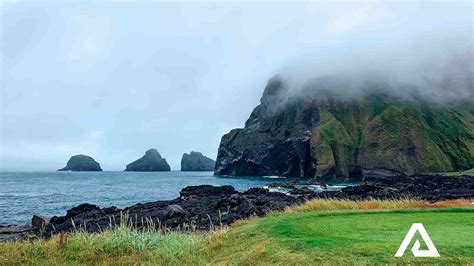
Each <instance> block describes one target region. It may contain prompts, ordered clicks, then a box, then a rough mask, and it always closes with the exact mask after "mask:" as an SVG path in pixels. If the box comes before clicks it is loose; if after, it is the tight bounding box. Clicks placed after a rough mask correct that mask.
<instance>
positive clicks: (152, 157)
mask: <svg viewBox="0 0 474 266" xmlns="http://www.w3.org/2000/svg"><path fill="white" fill-rule="evenodd" d="M170 170H171V167H170V166H169V164H168V163H167V162H166V159H165V158H162V157H161V155H160V153H159V152H158V151H157V150H156V149H149V150H147V151H146V152H145V155H143V157H141V158H140V159H138V160H136V161H134V162H132V163H129V164H128V165H127V167H126V168H125V171H131V172H158V171H170Z"/></svg>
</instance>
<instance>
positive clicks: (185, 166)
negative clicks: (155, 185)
mask: <svg viewBox="0 0 474 266" xmlns="http://www.w3.org/2000/svg"><path fill="white" fill-rule="evenodd" d="M215 164H216V162H215V161H214V160H212V159H211V158H208V157H206V156H204V155H202V153H200V152H194V151H192V152H191V153H190V154H187V153H185V154H183V157H182V158H181V171H214V166H215Z"/></svg>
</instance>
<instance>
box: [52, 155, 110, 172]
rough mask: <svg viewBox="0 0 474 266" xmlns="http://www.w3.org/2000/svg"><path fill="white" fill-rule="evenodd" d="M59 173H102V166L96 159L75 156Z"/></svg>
mask: <svg viewBox="0 0 474 266" xmlns="http://www.w3.org/2000/svg"><path fill="white" fill-rule="evenodd" d="M58 171H102V168H100V164H99V163H98V162H96V161H95V160H94V158H92V157H90V156H86V155H82V154H79V155H74V156H72V157H71V158H70V159H69V161H68V162H67V164H66V167H64V168H61V169H59V170H58Z"/></svg>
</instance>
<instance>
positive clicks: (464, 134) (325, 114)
mask: <svg viewBox="0 0 474 266" xmlns="http://www.w3.org/2000/svg"><path fill="white" fill-rule="evenodd" d="M349 85H350V84H345V83H344V82H340V81H339V80H338V81H334V80H330V79H321V80H318V81H314V82H313V83H311V84H310V85H308V86H306V87H304V88H303V89H302V90H301V91H299V92H298V93H297V95H296V94H292V92H291V91H290V90H289V88H288V86H286V84H285V83H284V82H283V81H282V80H281V79H280V78H278V77H275V78H272V79H271V80H270V81H269V82H268V84H267V86H266V88H265V91H264V93H263V96H262V98H261V100H260V105H258V106H257V107H256V108H255V109H254V110H253V112H252V114H251V115H250V117H249V119H248V120H247V122H246V123H245V127H244V128H241V129H234V130H231V131H230V132H229V133H227V134H226V135H224V136H223V137H222V140H221V143H220V146H219V151H218V155H217V160H216V168H215V174H216V175H233V176H246V175H247V176H274V175H277V176H287V177H307V178H314V177H316V178H319V179H326V180H327V179H345V180H347V179H356V178H361V177H368V176H380V175H382V176H400V175H416V174H420V173H431V172H448V171H455V170H462V169H469V168H472V167H474V105H473V104H472V103H470V102H464V103H456V104H450V105H448V104H442V103H435V102H433V101H429V100H424V99H420V98H419V97H417V96H416V95H415V96H410V97H406V96H404V97H401V96H396V95H395V93H391V92H390V86H389V85H387V84H378V83H367V84H364V85H363V86H362V87H363V88H362V89H361V91H360V93H352V94H350V92H348V91H345V90H344V88H346V86H349ZM394 91H396V90H395V89H394Z"/></svg>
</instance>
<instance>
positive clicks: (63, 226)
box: [42, 185, 302, 236]
mask: <svg viewBox="0 0 474 266" xmlns="http://www.w3.org/2000/svg"><path fill="white" fill-rule="evenodd" d="M301 202H302V199H299V198H295V197H291V196H287V195H285V194H282V193H277V192H269V191H268V190H266V189H262V188H252V189H249V190H247V191H246V192H243V193H242V192H238V191H236V190H235V189H234V188H233V187H231V186H221V187H215V186H210V185H201V186H189V187H186V188H183V189H182V190H181V192H180V196H179V197H178V198H176V199H174V200H168V201H156V202H148V203H143V204H136V205H133V206H131V207H128V208H125V209H118V208H116V207H109V208H99V207H98V206H96V205H92V204H81V205H79V206H77V207H75V208H72V209H70V210H68V211H67V213H66V215H65V216H61V217H56V216H55V217H52V218H51V219H50V223H49V224H48V225H47V227H46V229H45V231H43V232H42V233H43V234H44V235H45V236H50V235H51V234H54V233H59V232H60V231H62V230H64V231H66V232H70V231H73V230H76V229H77V228H82V229H84V230H86V231H88V232H100V231H102V230H106V229H109V228H111V226H118V225H120V224H121V223H122V222H124V221H126V222H127V223H129V224H130V225H133V226H134V227H137V229H140V228H143V227H146V226H150V224H151V223H149V221H153V224H154V225H155V226H156V228H157V229H158V228H170V229H171V228H181V229H185V228H189V227H190V226H192V227H195V228H196V229H198V230H210V229H212V228H213V227H218V226H221V225H227V224H230V223H232V222H234V221H236V220H238V219H243V218H247V217H250V216H263V215H264V214H266V213H268V212H270V211H278V210H283V209H284V208H285V207H287V206H291V205H295V204H298V203H301Z"/></svg>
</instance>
